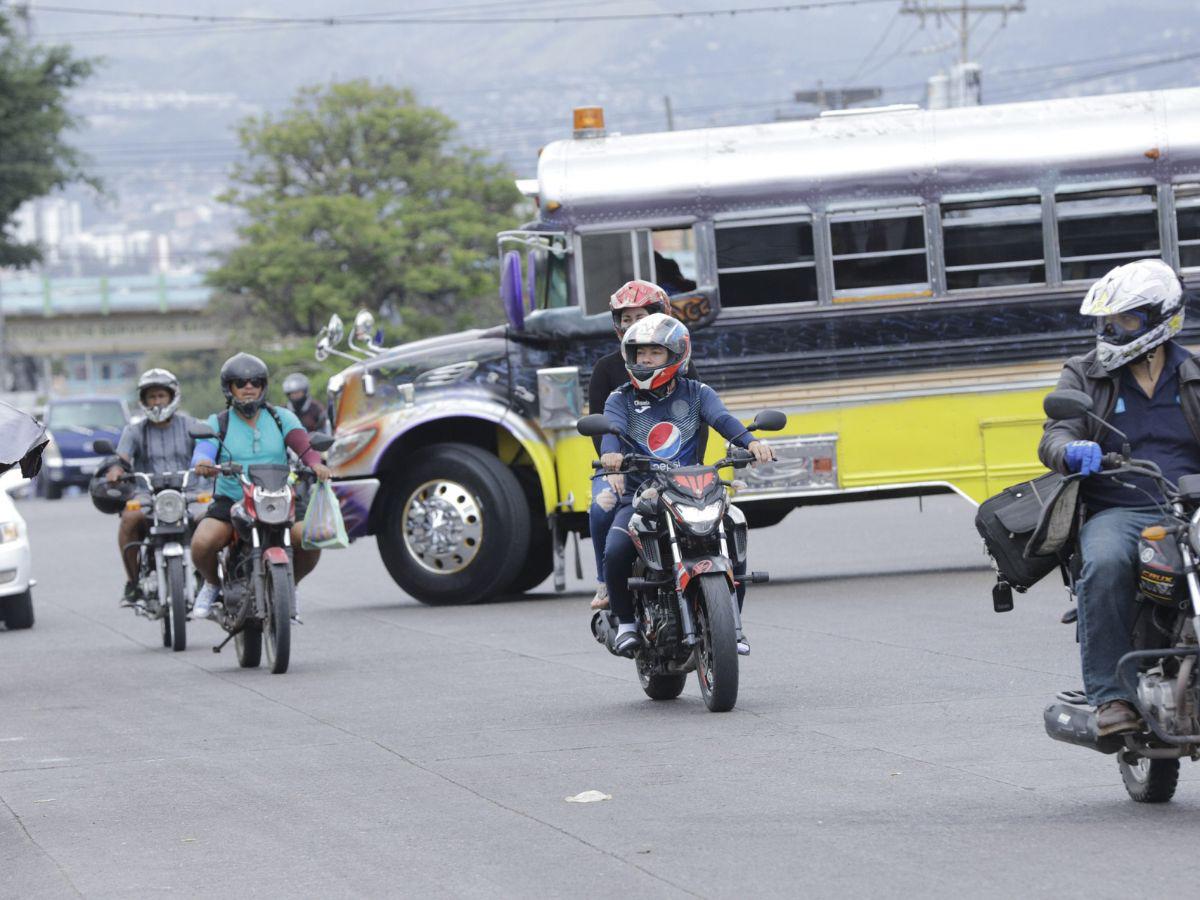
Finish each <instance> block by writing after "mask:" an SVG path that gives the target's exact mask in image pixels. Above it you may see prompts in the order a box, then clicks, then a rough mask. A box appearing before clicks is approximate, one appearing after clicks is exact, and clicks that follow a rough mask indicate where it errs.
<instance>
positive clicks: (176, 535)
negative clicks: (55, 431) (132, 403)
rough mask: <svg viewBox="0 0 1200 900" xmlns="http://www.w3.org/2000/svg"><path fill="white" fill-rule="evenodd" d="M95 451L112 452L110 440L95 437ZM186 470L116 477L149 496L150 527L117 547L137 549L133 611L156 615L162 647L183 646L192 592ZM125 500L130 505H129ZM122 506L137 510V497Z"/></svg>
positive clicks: (189, 515)
mask: <svg viewBox="0 0 1200 900" xmlns="http://www.w3.org/2000/svg"><path fill="white" fill-rule="evenodd" d="M95 452H97V453H101V454H111V453H112V452H113V448H112V444H111V442H109V441H107V440H103V439H101V440H98V441H96V442H95ZM191 476H192V473H191V471H188V470H185V471H182V472H162V473H159V474H157V475H152V474H149V473H147V472H128V473H126V474H123V475H121V476H120V477H119V478H118V479H117V481H118V482H119V483H124V484H137V485H141V486H142V487H143V488H144V489H145V491H146V493H147V494H149V495H150V497H151V501H150V508H149V510H148V511H147V512H148V514H149V517H150V530H149V533H148V534H147V536H146V538H145V539H144V540H142V541H138V542H136V543H133V544H128V545H126V546H125V547H123V548H122V552H126V551H128V550H129V549H131V548H137V551H138V575H137V585H138V588H139V590H140V593H141V599H140V600H138V601H137V602H136V603H135V604H134V606H133V611H134V612H135V613H137V614H138V615H140V616H146V617H147V618H148V619H157V620H158V621H159V622H160V623H161V625H162V640H163V646H164V647H171V648H173V649H174V650H176V651H180V650H185V649H187V618H188V613H189V612H190V611H191V608H192V603H193V602H194V601H195V596H194V594H193V590H192V584H191V579H189V578H188V577H187V573H188V572H190V571H191V568H192V565H191V562H192V561H191V553H190V551H189V548H188V544H189V542H190V540H191V535H192V521H193V516H192V515H191V511H190V509H189V501H194V500H195V499H196V497H195V496H189V491H188V488H189V485H190V481H191ZM129 504H133V505H132V506H130V505H129ZM129 504H127V506H126V508H127V509H128V508H135V509H140V508H141V505H140V502H139V501H137V500H131V501H129Z"/></svg>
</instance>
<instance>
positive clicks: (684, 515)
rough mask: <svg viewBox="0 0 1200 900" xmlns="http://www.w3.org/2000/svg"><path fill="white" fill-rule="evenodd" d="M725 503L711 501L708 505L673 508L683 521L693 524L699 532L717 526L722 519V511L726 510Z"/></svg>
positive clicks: (704, 531) (707, 530)
mask: <svg viewBox="0 0 1200 900" xmlns="http://www.w3.org/2000/svg"><path fill="white" fill-rule="evenodd" d="M724 507H725V504H724V503H721V502H720V501H717V502H716V503H710V504H709V505H708V506H701V507H695V506H684V505H682V504H681V505H679V506H673V507H672V509H673V510H674V512H675V515H676V516H677V517H678V518H679V520H680V521H681V522H685V523H686V524H688V525H690V526H692V528H693V529H695V530H696V531H697V532H699V533H702V534H703V533H706V532H709V531H711V530H712V529H713V528H714V527H716V524H717V522H719V521H720V520H721V513H722V512H723V511H724Z"/></svg>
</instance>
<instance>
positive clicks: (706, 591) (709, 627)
mask: <svg viewBox="0 0 1200 900" xmlns="http://www.w3.org/2000/svg"><path fill="white" fill-rule="evenodd" d="M696 600H697V601H698V602H697V603H696V607H695V609H696V615H695V618H696V637H697V638H699V641H698V642H697V644H696V649H695V654H696V679H697V680H698V681H699V682H700V696H701V697H703V698H704V705H705V706H707V707H708V711H709V712H728V711H729V710H731V709H733V707H734V704H736V703H737V695H738V652H737V630H736V626H735V625H734V621H733V603H734V602H735V601H734V600H733V598H732V596H731V592H730V590H729V582H728V581H726V580H725V576H724V575H721V574H719V573H716V572H714V573H712V574H710V575H701V576H700V592H699V595H698V596H697V597H696Z"/></svg>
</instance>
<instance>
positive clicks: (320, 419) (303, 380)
mask: <svg viewBox="0 0 1200 900" xmlns="http://www.w3.org/2000/svg"><path fill="white" fill-rule="evenodd" d="M283 393H284V394H286V395H287V398H288V406H290V407H291V408H292V412H294V413H295V414H296V418H298V419H299V420H300V424H301V425H303V426H304V428H305V430H306V431H307V432H308V433H309V434H312V433H313V432H314V431H324V430H325V429H326V428H327V427H328V426H329V416H328V415H326V413H325V407H324V406H322V405H321V404H320V403H318V402H317V401H316V400H315V399H313V398H312V397H310V396H309V393H308V377H307V376H305V375H303V374H302V373H300V372H293V373H292V374H291V375H289V376H288V377H287V378H285V379H283Z"/></svg>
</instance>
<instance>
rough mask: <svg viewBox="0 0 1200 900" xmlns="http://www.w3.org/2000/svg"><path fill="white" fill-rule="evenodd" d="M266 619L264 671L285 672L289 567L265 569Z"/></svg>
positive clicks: (290, 590)
mask: <svg viewBox="0 0 1200 900" xmlns="http://www.w3.org/2000/svg"><path fill="white" fill-rule="evenodd" d="M266 576H267V578H266V589H267V617H266V619H264V620H263V637H264V638H266V645H267V667H268V668H269V669H270V670H271V674H272V675H282V674H283V673H284V672H286V671H287V668H288V661H289V659H290V657H291V652H292V597H293V595H294V594H295V588H294V587H293V586H292V569H291V566H288V565H285V564H283V563H274V564H272V565H270V566H267V571H266Z"/></svg>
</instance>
